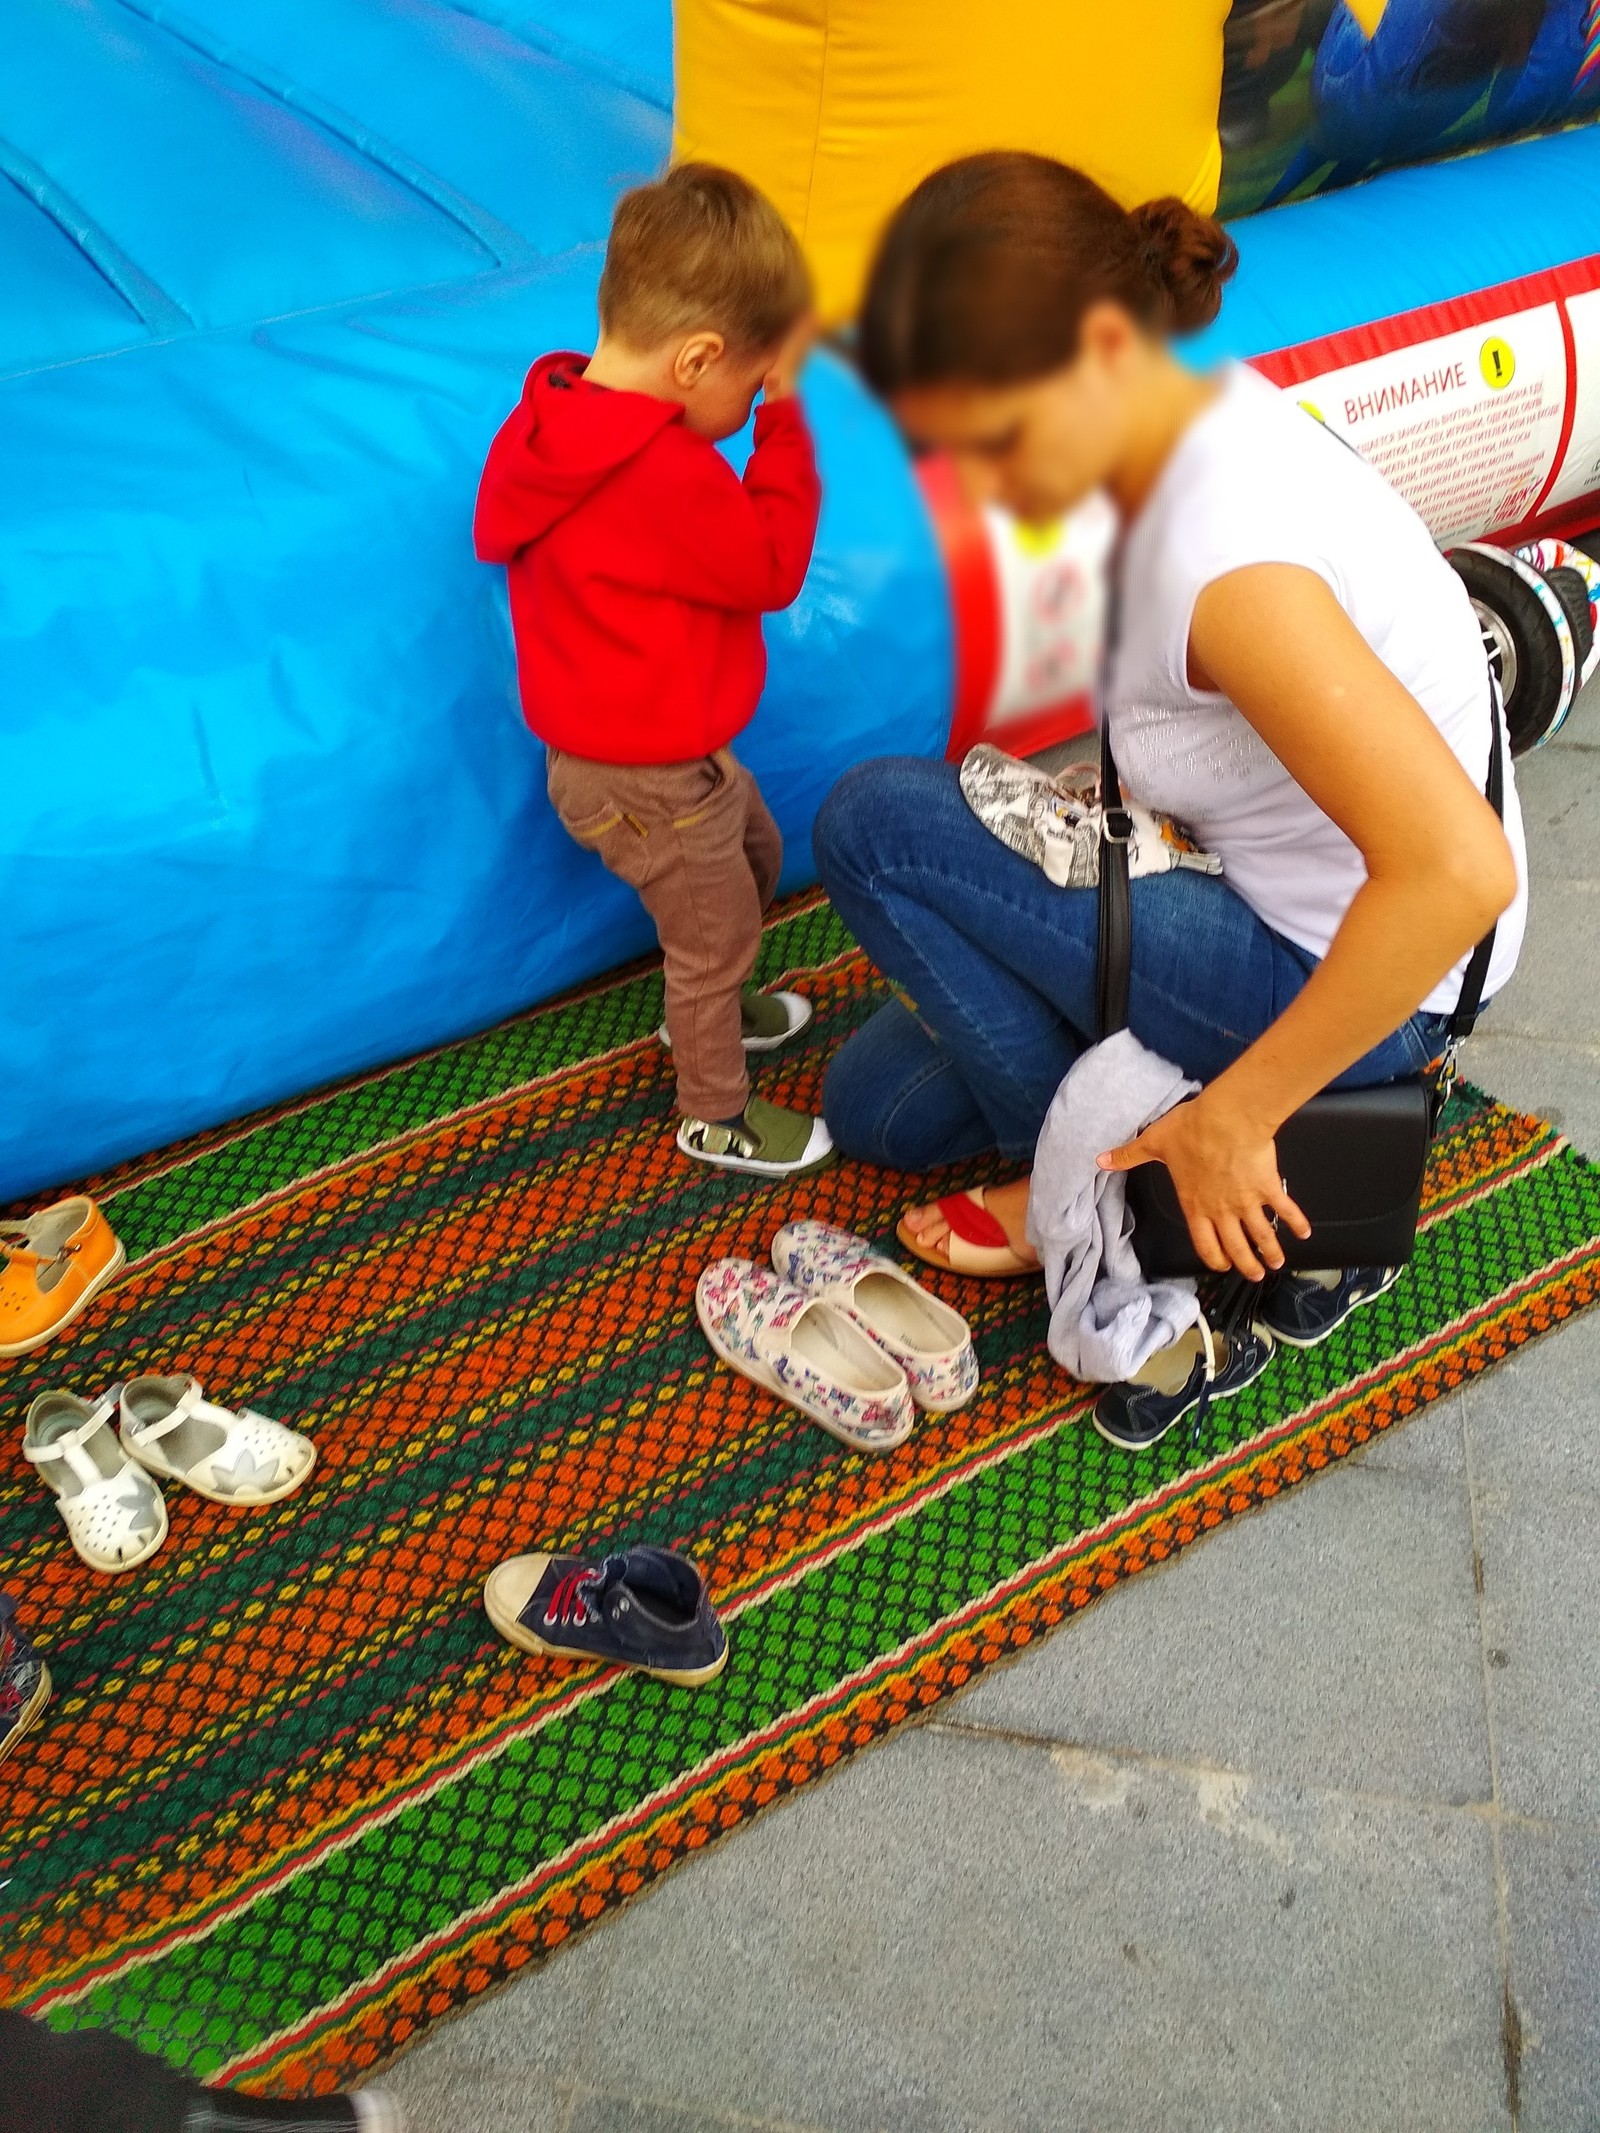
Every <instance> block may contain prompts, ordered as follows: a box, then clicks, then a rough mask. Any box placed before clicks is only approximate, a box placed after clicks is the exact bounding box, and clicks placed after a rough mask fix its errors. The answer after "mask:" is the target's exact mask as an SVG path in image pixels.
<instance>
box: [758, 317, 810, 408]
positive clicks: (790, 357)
mask: <svg viewBox="0 0 1600 2133" xmlns="http://www.w3.org/2000/svg"><path fill="white" fill-rule="evenodd" d="M816 338H817V321H816V318H815V316H814V314H813V313H811V312H809V311H808V312H807V313H806V315H805V317H804V318H803V319H801V320H800V322H799V324H798V325H797V326H796V327H795V328H794V330H793V332H792V333H790V335H789V337H788V339H787V340H786V341H785V342H784V343H783V345H782V347H781V348H780V349H779V350H778V352H777V354H776V355H775V356H774V357H773V359H772V366H771V368H770V369H769V370H768V372H767V374H766V376H765V378H763V380H762V381H761V391H762V394H763V397H764V398H766V399H768V400H787V399H788V397H789V395H790V394H791V393H792V392H793V391H794V388H795V380H796V379H797V378H798V377H799V375H800V372H801V368H802V367H803V365H804V363H805V359H806V357H807V356H808V355H809V354H810V353H811V349H812V345H813V343H814V342H815V340H816Z"/></svg>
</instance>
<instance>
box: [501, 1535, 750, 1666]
mask: <svg viewBox="0 0 1600 2133" xmlns="http://www.w3.org/2000/svg"><path fill="white" fill-rule="evenodd" d="M483 1605H484V1610H485V1612H486V1613H487V1615H488V1617H489V1620H490V1621H491V1622H492V1623H493V1624H494V1626H495V1628H496V1629H497V1630H499V1632H500V1634H501V1636H502V1637H504V1638H505V1639H506V1640H507V1642H508V1643H511V1644H514V1645H516V1647H517V1649H518V1650H519V1651H524V1652H536V1653H539V1654H541V1655H546V1656H548V1657H550V1658H554V1659H592V1660H598V1661H600V1662H601V1663H602V1664H607V1665H611V1666H631V1667H636V1668H637V1669H638V1670H639V1672H640V1673H642V1674H654V1675H655V1677H656V1679H657V1680H658V1681H671V1682H675V1683H676V1684H677V1685H678V1687H679V1688H698V1687H699V1686H700V1684H701V1683H702V1682H706V1681H714V1680H715V1679H716V1677H717V1675H718V1674H720V1673H721V1672H722V1669H723V1668H724V1667H725V1666H726V1665H727V1663H728V1638H727V1633H726V1632H725V1631H724V1629H723V1627H722V1624H721V1623H720V1622H719V1621H718V1620H717V1611H716V1609H715V1608H714V1607H713V1606H712V1604H711V1596H710V1594H709V1593H708V1592H707V1591H706V1581H705V1579H704V1578H703V1577H702V1576H701V1575H700V1572H699V1570H698V1569H697V1567H696V1566H695V1565H694V1564H693V1563H691V1562H690V1561H689V1559H688V1557H687V1556H684V1555H675V1554H673V1553H672V1551H671V1550H670V1549H667V1548H649V1547H643V1546H640V1547H636V1548H630V1549H628V1550H627V1552H626V1553H625V1554H623V1555H608V1556H607V1557H606V1558H605V1559H604V1561H603V1562H598V1563H586V1562H585V1561H584V1560H583V1558H582V1556H578V1555H514V1556H512V1557H511V1559H510V1561H509V1562H504V1563H499V1564H497V1565H496V1566H495V1568H494V1569H493V1570H491V1571H490V1573H489V1577H488V1581H487V1582H486V1584H485V1585H484V1588H483Z"/></svg>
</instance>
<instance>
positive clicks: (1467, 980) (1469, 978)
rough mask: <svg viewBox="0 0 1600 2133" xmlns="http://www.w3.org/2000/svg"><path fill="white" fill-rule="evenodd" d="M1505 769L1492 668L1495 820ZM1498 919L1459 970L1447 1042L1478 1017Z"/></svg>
mask: <svg viewBox="0 0 1600 2133" xmlns="http://www.w3.org/2000/svg"><path fill="white" fill-rule="evenodd" d="M1505 785H1506V773H1505V750H1504V747H1503V744H1502V739H1501V719H1500V684H1499V682H1498V681H1497V680H1496V679H1495V677H1494V674H1493V672H1491V673H1490V675H1489V775H1488V777H1487V778H1486V779H1485V780H1484V787H1483V793H1484V798H1485V799H1486V800H1487V801H1488V803H1489V805H1490V806H1491V807H1492V808H1493V809H1494V812H1495V820H1496V821H1497V822H1504V821H1505V819H1506V789H1505ZM1498 926H1499V921H1498V920H1497V921H1496V922H1495V924H1494V925H1493V926H1491V927H1490V928H1489V930H1488V932H1487V933H1486V934H1485V935H1484V936H1483V939H1482V940H1481V941H1479V943H1478V945H1477V947H1476V948H1474V949H1473V951H1472V955H1471V957H1470V958H1469V960H1468V963H1467V967H1466V969H1465V970H1464V971H1463V972H1462V973H1461V991H1460V993H1459V994H1458V995H1457V997H1456V1011H1455V1013H1454V1014H1453V1015H1452V1016H1451V1017H1450V1026H1449V1034H1450V1042H1451V1043H1452V1044H1459V1043H1460V1041H1461V1039H1462V1038H1463V1037H1470V1036H1471V1034H1472V1025H1473V1024H1474V1023H1475V1022H1476V1021H1477V1019H1478V1009H1479V1008H1480V1007H1481V1006H1482V1005H1483V988H1484V983H1485V981H1486V980H1487V978H1488V975H1489V959H1490V957H1491V956H1492V955H1493V954H1494V937H1495V933H1496V932H1497V930H1498Z"/></svg>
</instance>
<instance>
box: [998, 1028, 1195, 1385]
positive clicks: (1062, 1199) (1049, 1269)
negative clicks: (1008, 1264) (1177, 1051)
mask: <svg viewBox="0 0 1600 2133" xmlns="http://www.w3.org/2000/svg"><path fill="white" fill-rule="evenodd" d="M1198 1087H1199V1084H1198V1083H1197V1082H1193V1081H1186V1080H1185V1079H1184V1077H1183V1074H1182V1071H1181V1070H1180V1069H1179V1068H1178V1067H1175V1066H1174V1065H1173V1064H1172V1062H1171V1061H1170V1060H1168V1059H1161V1058H1158V1057H1157V1055H1156V1054H1155V1053H1154V1052H1152V1051H1149V1050H1147V1049H1146V1048H1145V1046H1144V1045H1142V1044H1141V1043H1140V1042H1139V1040H1138V1038H1137V1037H1135V1036H1134V1035H1133V1034H1132V1032H1131V1031H1129V1030H1119V1031H1118V1032H1117V1034H1116V1035H1115V1036H1114V1037H1108V1038H1106V1040H1105V1042H1104V1043H1103V1044H1096V1045H1094V1046H1092V1047H1091V1048H1090V1049H1089V1050H1088V1051H1087V1052H1085V1053H1084V1054H1083V1055H1082V1057H1081V1058H1080V1059H1078V1060H1077V1061H1075V1062H1074V1064H1073V1066H1072V1068H1071V1070H1070V1072H1069V1073H1068V1074H1067V1076H1066V1079H1065V1080H1064V1081H1063V1082H1062V1084H1061V1086H1060V1088H1059V1089H1057V1091H1056V1093H1055V1096H1054V1098H1053V1099H1052V1101H1051V1105H1050V1109H1049V1111H1048V1112H1047V1113H1046V1115H1045V1122H1044V1125H1043V1127H1042V1128H1041V1129H1040V1133H1039V1145H1038V1147H1037V1149H1036V1150H1035V1151H1034V1158H1033V1184H1032V1187H1031V1189H1030V1192H1029V1196H1028V1236H1029V1238H1030V1240H1031V1242H1032V1244H1033V1247H1034V1250H1035V1251H1036V1252H1037V1253H1038V1254H1039V1257H1040V1259H1041V1260H1042V1261H1043V1262H1044V1278H1045V1289H1046V1292H1047V1293H1048V1295H1049V1298H1050V1334H1049V1343H1050V1353H1051V1354H1052V1355H1053V1356H1054V1357H1055V1359H1056V1361H1057V1362H1058V1363H1060V1364H1061V1366H1062V1368H1063V1369H1065V1370H1069V1371H1070V1372H1071V1373H1072V1375H1073V1376H1074V1377H1075V1378H1081V1379H1083V1380H1084V1381H1085V1382H1086V1383H1089V1384H1098V1385H1109V1384H1115V1383H1117V1382H1118V1381H1119V1380H1121V1379H1123V1378H1129V1377H1132V1375H1133V1374H1134V1372H1135V1371H1136V1370H1138V1369H1139V1367H1140V1366H1141V1364H1143V1363H1146V1362H1148V1361H1149V1359H1150V1357H1151V1356H1152V1355H1154V1354H1155V1353H1156V1351H1157V1350H1158V1349H1160V1348H1165V1347H1166V1346H1167V1345H1168V1344H1169V1343H1170V1342H1172V1341H1175V1340H1176V1339H1177V1338H1178V1336H1179V1335H1180V1334H1181V1333H1183V1332H1184V1331H1185V1330H1186V1329H1187V1328H1188V1327H1190V1326H1192V1325H1193V1324H1194V1323H1195V1322H1196V1320H1197V1319H1198V1318H1199V1316H1200V1305H1199V1301H1198V1299H1197V1298H1196V1295H1195V1286H1194V1283H1193V1282H1192V1281H1153V1282H1152V1281H1146V1280H1145V1278H1144V1275H1143V1273H1142V1272H1141V1271H1140V1267H1139V1261H1138V1259H1137V1257H1136V1256H1135V1254H1134V1249H1133V1243H1132V1229H1133V1224H1132V1222H1131V1220H1130V1219H1129V1216H1128V1193H1127V1181H1126V1179H1125V1178H1124V1176H1123V1174H1122V1172H1121V1171H1118V1170H1102V1169H1101V1168H1100V1167H1099V1164H1098V1163H1097V1161H1096V1157H1097V1156H1100V1155H1103V1154H1104V1153H1105V1152H1106V1150H1107V1149H1110V1148H1118V1147H1120V1146H1121V1145H1122V1143H1123V1142H1124V1141H1130V1140H1132V1139H1133V1137H1134V1136H1135V1134H1137V1133H1140V1132H1142V1131H1143V1130H1144V1128H1145V1127H1146V1126H1148V1125H1149V1124H1150V1123H1151V1121H1152V1120H1153V1119H1157V1118H1159V1117H1160V1116H1161V1115H1162V1113H1163V1112H1164V1111H1170V1110H1171V1108H1172V1106H1173V1105H1174V1104H1175V1103H1181V1102H1182V1101H1183V1099H1184V1098H1185V1097H1186V1096H1193V1095H1194V1094H1195V1092H1196V1090H1197V1088H1198Z"/></svg>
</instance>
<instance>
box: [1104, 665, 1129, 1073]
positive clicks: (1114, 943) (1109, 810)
mask: <svg viewBox="0 0 1600 2133" xmlns="http://www.w3.org/2000/svg"><path fill="white" fill-rule="evenodd" d="M1100 807H1101V824H1100V944H1099V968H1098V972H1097V976H1098V979H1099V986H1098V1000H1097V1003H1096V1004H1097V1006H1098V1009H1099V1015H1100V1034H1101V1036H1102V1037H1110V1036H1114V1035H1115V1034H1116V1032H1117V1031H1118V1030H1119V1029H1126V1028H1127V1026H1128V973H1129V971H1130V970H1131V968H1132V965H1133V902H1132V898H1131V897H1130V896H1129V894H1128V838H1129V837H1130V835H1131V834H1132V831H1133V822H1132V820H1131V818H1130V816H1129V814H1128V811H1127V809H1126V808H1125V807H1124V806H1123V804H1122V781H1121V780H1120V778H1119V777H1118V776H1117V764H1116V758H1115V757H1114V756H1113V755H1112V753H1111V728H1110V726H1109V725H1108V724H1107V721H1106V707H1105V705H1104V703H1102V704H1101V706H1100Z"/></svg>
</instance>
